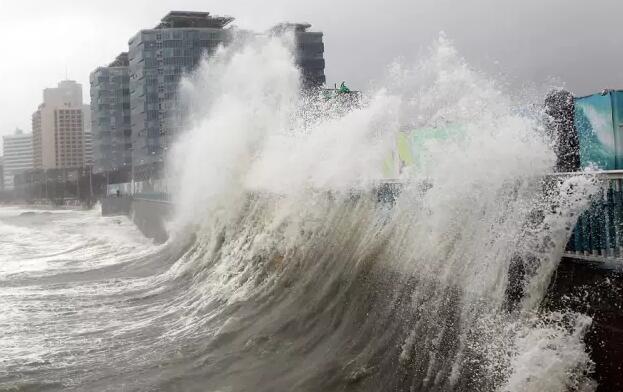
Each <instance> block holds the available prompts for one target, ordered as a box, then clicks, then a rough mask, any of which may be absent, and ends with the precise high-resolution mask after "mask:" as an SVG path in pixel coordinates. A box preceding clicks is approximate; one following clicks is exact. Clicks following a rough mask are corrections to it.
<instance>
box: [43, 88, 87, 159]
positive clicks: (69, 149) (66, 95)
mask: <svg viewBox="0 0 623 392" xmlns="http://www.w3.org/2000/svg"><path fill="white" fill-rule="evenodd" d="M32 133H33V164H34V167H35V169H46V170H47V169H67V168H77V167H83V166H85V164H86V163H87V162H86V156H85V148H86V147H87V146H86V144H87V143H85V115H84V106H83V103H82V85H80V84H79V83H77V82H75V81H73V80H63V81H61V82H60V83H59V84H58V87H55V88H46V89H45V90H43V103H42V104H41V105H39V108H38V109H37V111H36V112H34V113H33V115H32Z"/></svg>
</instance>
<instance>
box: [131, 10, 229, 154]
mask: <svg viewBox="0 0 623 392" xmlns="http://www.w3.org/2000/svg"><path fill="white" fill-rule="evenodd" d="M231 21H233V18H231V17H227V16H212V15H210V14H209V13H208V12H181V11H172V12H170V13H169V14H167V15H166V16H165V17H164V18H162V20H161V23H160V24H158V25H157V26H156V27H155V28H153V29H148V30H141V31H140V32H138V33H137V34H136V35H135V36H134V37H132V38H131V39H130V41H129V52H128V57H129V73H130V105H131V118H132V144H133V154H132V156H133V163H134V165H144V164H152V163H155V162H161V161H162V160H163V158H164V156H165V154H166V151H167V148H168V146H169V145H170V144H171V142H172V141H173V139H174V138H175V135H176V133H177V132H178V131H179V129H180V127H181V126H182V119H183V114H184V108H183V105H181V103H180V102H179V100H178V99H177V89H178V83H179V81H180V78H181V77H182V75H183V74H184V73H188V72H191V71H192V70H193V69H194V68H195V67H196V66H197V65H198V64H199V63H200V61H201V59H202V58H203V56H204V55H210V54H212V53H213V52H214V51H215V50H216V49H217V48H218V46H219V45H220V44H226V43H227V42H229V40H230V39H231V35H230V31H229V30H226V29H225V27H226V26H227V25H228V24H229V23H230V22H231Z"/></svg>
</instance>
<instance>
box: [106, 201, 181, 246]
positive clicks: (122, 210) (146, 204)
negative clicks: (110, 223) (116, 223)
mask: <svg viewBox="0 0 623 392" xmlns="http://www.w3.org/2000/svg"><path fill="white" fill-rule="evenodd" d="M101 204H102V215H103V216H115V215H126V216H128V217H130V219H132V221H133V222H134V224H135V225H136V227H137V228H138V229H139V230H140V231H141V232H142V233H143V234H144V235H145V236H146V237H147V238H152V239H153V240H154V241H155V242H157V243H159V244H161V243H164V242H166V240H167V239H168V237H169V235H168V233H167V228H166V225H167V222H168V220H169V219H170V218H171V214H172V212H173V205H172V204H171V203H170V202H167V201H161V200H152V199H146V198H140V197H130V196H123V197H107V198H104V199H102V200H101Z"/></svg>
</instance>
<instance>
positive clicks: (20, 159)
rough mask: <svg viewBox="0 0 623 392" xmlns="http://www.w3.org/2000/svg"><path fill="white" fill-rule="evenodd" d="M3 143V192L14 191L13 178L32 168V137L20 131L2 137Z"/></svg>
mask: <svg viewBox="0 0 623 392" xmlns="http://www.w3.org/2000/svg"><path fill="white" fill-rule="evenodd" d="M2 142H3V158H2V159H3V166H4V167H3V169H4V170H3V171H4V173H3V183H4V189H5V190H13V189H14V183H13V180H14V177H15V175H16V174H20V173H22V172H24V171H26V170H29V169H32V167H33V137H32V134H30V133H29V134H25V133H23V132H22V131H21V130H19V129H17V130H15V134H13V135H9V136H3V137H2Z"/></svg>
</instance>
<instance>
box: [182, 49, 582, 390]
mask: <svg viewBox="0 0 623 392" xmlns="http://www.w3.org/2000/svg"><path fill="white" fill-rule="evenodd" d="M292 63H293V59H292V57H291V55H290V51H289V49H288V45H287V42H285V43H284V41H282V40H280V39H276V38H273V39H265V40H257V41H255V42H252V43H247V44H246V45H243V46H242V48H236V49H235V50H231V51H227V50H223V51H222V52H221V53H220V55H219V56H217V57H216V58H215V59H213V60H210V61H208V62H206V64H205V65H204V66H203V67H202V68H201V69H200V70H199V71H198V72H196V73H195V74H194V75H193V76H192V77H191V78H189V79H188V80H187V83H186V90H185V92H186V93H187V94H188V96H189V97H190V101H192V102H195V103H196V104H197V105H199V106H200V108H199V109H195V113H198V115H197V116H196V118H195V120H196V121H195V123H194V126H193V127H192V128H191V130H190V131H189V132H188V133H187V134H186V135H185V136H184V138H183V139H182V141H181V142H180V144H179V145H178V149H177V150H176V151H174V152H173V157H174V159H173V161H174V162H177V165H176V166H175V167H173V168H172V170H173V172H174V173H177V175H176V176H174V177H177V178H179V179H180V182H179V186H178V189H179V190H180V191H179V193H178V194H177V201H178V204H177V206H178V217H179V221H178V222H177V223H178V225H179V227H188V225H190V226H191V227H193V228H194V230H196V242H195V244H194V246H193V248H192V251H191V252H192V257H189V260H188V262H183V263H181V264H180V265H179V266H178V268H180V271H182V270H183V271H185V273H190V271H193V274H196V275H194V276H195V279H196V290H197V291H199V292H203V293H204V295H207V297H208V298H209V300H201V301H198V302H197V305H196V306H205V307H210V308H212V307H214V301H215V300H216V301H218V302H219V303H221V305H220V306H219V307H218V309H215V310H214V311H215V317H217V318H218V319H219V320H220V321H219V323H216V324H212V325H213V326H214V328H216V330H215V335H214V337H213V339H214V341H215V342H218V343H215V344H217V345H218V346H219V348H220V350H223V353H224V352H228V353H230V354H231V355H233V356H234V357H235V358H236V361H232V363H231V364H228V365H227V366H226V369H227V372H225V373H227V374H230V375H231V376H230V377H228V376H222V375H219V376H215V378H217V379H222V380H223V381H222V386H228V385H229V386H233V390H244V389H246V388H249V387H250V385H254V389H255V390H266V391H269V390H286V389H292V388H294V389H297V390H344V389H346V390H348V389H349V388H352V389H353V390H457V391H466V390H478V391H486V390H512V391H564V390H568V389H578V390H580V389H590V388H592V383H591V382H590V379H589V378H588V377H587V376H588V375H589V374H590V371H591V361H590V359H589V357H588V355H587V353H586V351H585V347H584V344H583V342H582V337H583V333H584V331H585V330H586V328H587V327H588V325H590V319H589V318H587V317H586V316H583V315H580V314H573V313H546V312H544V311H542V310H540V309H539V304H540V302H541V300H542V298H543V296H544V294H545V291H546V289H547V285H548V282H549V279H550V277H551V275H552V274H553V272H554V270H555V268H556V266H557V263H558V261H559V259H560V256H561V254H562V251H563V248H564V245H565V241H566V239H567V237H568V234H569V230H570V228H571V226H572V224H573V223H574V216H575V215H576V213H577V212H578V211H579V210H580V209H581V208H582V207H583V205H582V201H581V200H582V198H580V197H578V193H582V192H591V191H592V189H593V186H592V184H590V183H584V182H583V181H582V180H581V179H577V178H575V179H569V180H567V181H562V182H556V183H550V184H547V183H546V182H544V180H543V178H544V177H545V176H546V175H547V174H548V173H550V172H551V170H552V166H553V164H554V156H553V153H552V150H551V148H550V145H549V143H548V142H547V139H546V137H545V136H544V132H543V129H542V126H541V124H540V121H539V120H538V119H539V115H538V113H536V112H535V110H534V109H527V108H525V107H517V106H514V105H513V103H512V102H511V100H510V99H509V98H508V97H506V96H505V95H504V94H503V93H501V92H500V91H499V90H497V89H496V86H495V83H493V82H492V81H490V80H488V79H487V78H486V77H484V76H483V75H481V74H479V73H477V72H475V71H474V70H472V69H470V68H469V67H468V65H467V64H466V63H465V62H464V61H463V60H462V59H461V58H460V56H458V54H457V53H456V52H455V50H454V49H453V47H452V45H451V44H450V43H448V42H447V40H445V39H444V38H441V39H440V41H439V42H438V43H437V44H436V45H435V46H434V47H433V48H432V49H431V55H430V58H428V59H427V60H425V61H423V62H421V63H419V64H417V65H415V66H405V65H401V64H394V65H393V66H392V67H390V69H389V72H388V75H387V78H386V82H385V83H384V85H383V87H382V88H381V89H379V90H378V91H375V92H371V93H370V94H368V95H367V96H366V97H365V98H363V100H362V102H361V104H359V105H355V107H352V106H351V107H349V108H348V110H342V109H343V107H344V102H333V101H331V100H330V101H325V100H323V98H321V97H314V96H313V95H312V96H307V97H303V98H300V97H299V96H298V91H299V84H298V73H297V70H296V68H295V67H294V66H293V65H292ZM404 129H409V130H411V129H421V130H422V132H423V133H429V134H435V133H437V134H443V135H444V136H443V137H436V136H433V137H430V138H428V139H425V140H421V141H419V142H418V143H419V144H418V146H417V147H418V150H417V152H416V154H417V156H416V157H415V159H414V162H413V164H412V165H411V166H409V167H406V168H404V170H402V173H400V175H399V178H391V180H399V181H400V183H401V184H402V185H401V186H400V187H401V190H400V191H399V192H395V194H393V195H392V197H390V200H383V192H384V191H383V187H384V186H386V185H383V184H384V183H387V180H388V178H386V177H387V174H385V175H384V174H383V170H382V168H383V162H384V160H386V159H387V156H388V155H391V151H392V148H393V143H395V140H396V137H397V136H396V135H397V131H398V130H404ZM384 177H385V178H384ZM571 188H573V189H574V191H573V192H571V191H570V189H571ZM544 189H549V190H548V191H544ZM392 190H393V191H395V190H396V189H395V188H391V189H390V192H391V191H392ZM394 197H395V200H394ZM518 260H519V261H518ZM517 263H522V265H523V267H522V268H523V269H522V271H523V273H522V274H521V275H520V276H519V277H516V278H515V279H514V281H513V279H510V281H511V284H510V285H509V277H511V278H512V277H513V276H514V275H513V274H514V273H513V268H514V266H515V265H516V264H517ZM511 286H513V287H511ZM206 288H207V292H206V291H205V290H206ZM517 288H518V289H519V291H520V293H521V294H522V295H520V296H519V297H518V298H515V302H516V303H514V304H512V303H511V302H513V300H512V298H511V299H509V297H512V296H511V295H509V292H511V291H512V290H513V289H517ZM208 293H209V294H208ZM199 313H200V314H204V312H199Z"/></svg>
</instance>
